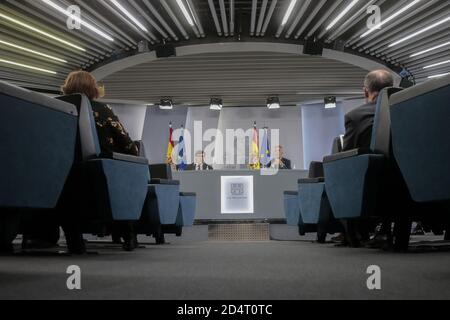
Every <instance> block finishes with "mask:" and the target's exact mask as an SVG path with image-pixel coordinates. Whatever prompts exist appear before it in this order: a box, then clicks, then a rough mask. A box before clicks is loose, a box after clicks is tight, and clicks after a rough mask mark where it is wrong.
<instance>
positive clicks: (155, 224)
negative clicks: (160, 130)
mask: <svg viewBox="0 0 450 320" xmlns="http://www.w3.org/2000/svg"><path fill="white" fill-rule="evenodd" d="M138 145H139V152H140V155H141V156H142V157H146V152H145V147H144V144H143V143H142V141H139V142H138ZM149 171H150V176H151V179H150V185H149V190H148V191H149V192H148V195H147V199H146V202H145V207H144V210H143V212H142V215H141V219H140V221H139V224H138V226H137V231H138V233H140V234H146V235H153V236H154V237H155V239H156V243H158V244H162V243H164V242H165V240H164V234H168V233H173V234H176V235H177V236H181V234H182V229H183V225H180V222H183V223H184V222H186V224H187V225H189V223H191V221H190V219H189V216H190V215H192V212H187V210H189V209H192V207H191V206H184V209H185V211H181V210H180V206H181V201H182V195H181V194H180V182H179V181H177V180H173V179H172V171H171V168H170V166H169V165H167V164H155V165H150V166H149ZM189 200H190V199H187V202H189ZM194 209H195V207H194ZM183 214H186V217H183ZM193 214H194V215H195V211H194V213H193ZM183 218H185V220H184V219H183ZM192 223H193V221H192Z"/></svg>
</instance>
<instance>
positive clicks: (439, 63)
mask: <svg viewBox="0 0 450 320" xmlns="http://www.w3.org/2000/svg"><path fill="white" fill-rule="evenodd" d="M449 63H450V60H447V61H442V62H438V63H434V64H431V65H429V66H426V67H423V68H424V69H430V68H434V67H438V66H442V65H444V64H449Z"/></svg>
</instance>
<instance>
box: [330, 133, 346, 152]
mask: <svg viewBox="0 0 450 320" xmlns="http://www.w3.org/2000/svg"><path fill="white" fill-rule="evenodd" d="M343 149H344V136H339V137H336V138H335V139H334V140H333V146H332V148H331V154H337V153H340V152H342V150H343Z"/></svg>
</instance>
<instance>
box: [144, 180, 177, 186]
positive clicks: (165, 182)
mask: <svg viewBox="0 0 450 320" xmlns="http://www.w3.org/2000/svg"><path fill="white" fill-rule="evenodd" d="M150 184H162V185H170V186H179V185H180V181H178V180H167V179H151V180H150Z"/></svg>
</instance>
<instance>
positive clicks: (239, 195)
mask: <svg viewBox="0 0 450 320" xmlns="http://www.w3.org/2000/svg"><path fill="white" fill-rule="evenodd" d="M307 175H308V171H306V170H279V171H278V173H277V174H275V175H263V174H261V172H260V171H251V170H217V171H216V170H214V171H178V172H174V174H173V176H174V179H176V180H179V181H180V188H181V191H182V192H195V193H196V194H197V210H196V220H197V221H214V220H216V221H217V220H225V221H226V220H233V221H236V220H268V221H278V220H283V219H285V215H284V196H283V192H284V191H296V190H297V189H298V184H297V181H298V179H302V178H305V177H307Z"/></svg>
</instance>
